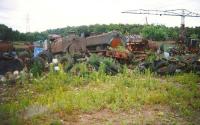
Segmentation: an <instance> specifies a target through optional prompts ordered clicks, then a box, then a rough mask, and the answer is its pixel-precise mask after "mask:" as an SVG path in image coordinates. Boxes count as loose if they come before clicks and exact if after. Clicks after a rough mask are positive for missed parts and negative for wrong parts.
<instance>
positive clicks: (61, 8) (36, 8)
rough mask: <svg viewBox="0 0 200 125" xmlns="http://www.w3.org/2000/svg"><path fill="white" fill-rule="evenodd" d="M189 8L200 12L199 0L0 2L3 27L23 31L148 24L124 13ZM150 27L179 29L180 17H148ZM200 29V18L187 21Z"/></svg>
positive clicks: (27, 0) (45, 0)
mask: <svg viewBox="0 0 200 125" xmlns="http://www.w3.org/2000/svg"><path fill="white" fill-rule="evenodd" d="M183 8H184V9H188V10H190V11H194V12H198V13H200V0H0V24H5V25H7V26H9V27H11V28H13V29H17V30H19V31H21V32H25V31H26V16H27V14H29V17H30V31H31V32H34V31H44V30H46V29H53V28H61V27H66V26H79V25H90V24H110V23H123V24H127V23H128V24H145V17H146V15H132V14H122V13H121V12H122V11H125V10H133V9H160V10H166V9H183ZM147 18H148V22H149V23H150V24H164V25H167V26H180V22H181V19H180V17H169V16H152V15H147ZM186 26H190V27H191V26H200V18H186Z"/></svg>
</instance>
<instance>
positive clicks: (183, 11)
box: [122, 9, 200, 43]
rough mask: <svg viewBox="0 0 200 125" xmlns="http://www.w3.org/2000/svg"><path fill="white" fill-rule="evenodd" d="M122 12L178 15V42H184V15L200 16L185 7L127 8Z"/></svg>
mask: <svg viewBox="0 0 200 125" xmlns="http://www.w3.org/2000/svg"><path fill="white" fill-rule="evenodd" d="M122 13H128V14H148V15H159V16H162V15H165V16H180V17H181V28H180V29H181V33H180V36H179V38H180V42H181V43H184V42H185V38H186V36H185V17H200V14H199V13H195V12H191V11H189V10H186V9H174V10H145V9H139V10H128V11H124V12H122Z"/></svg>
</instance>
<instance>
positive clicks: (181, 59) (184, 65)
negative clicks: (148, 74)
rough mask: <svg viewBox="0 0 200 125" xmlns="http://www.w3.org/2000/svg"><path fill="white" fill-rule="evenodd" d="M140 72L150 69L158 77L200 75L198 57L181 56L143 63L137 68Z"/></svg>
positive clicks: (199, 59) (199, 56) (199, 57)
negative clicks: (187, 74) (187, 73)
mask: <svg viewBox="0 0 200 125" xmlns="http://www.w3.org/2000/svg"><path fill="white" fill-rule="evenodd" d="M138 68H139V70H140V71H145V70H146V69H150V70H151V71H152V72H155V73H157V74H159V75H173V74H175V73H180V72H181V73H183V72H194V73H197V74H200V55H182V56H176V57H170V58H168V59H167V58H161V59H157V60H153V61H151V62H143V63H141V64H139V66H138Z"/></svg>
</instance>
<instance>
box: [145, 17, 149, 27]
mask: <svg viewBox="0 0 200 125" xmlns="http://www.w3.org/2000/svg"><path fill="white" fill-rule="evenodd" d="M145 20H146V25H148V24H149V23H148V19H147V16H146V17H145Z"/></svg>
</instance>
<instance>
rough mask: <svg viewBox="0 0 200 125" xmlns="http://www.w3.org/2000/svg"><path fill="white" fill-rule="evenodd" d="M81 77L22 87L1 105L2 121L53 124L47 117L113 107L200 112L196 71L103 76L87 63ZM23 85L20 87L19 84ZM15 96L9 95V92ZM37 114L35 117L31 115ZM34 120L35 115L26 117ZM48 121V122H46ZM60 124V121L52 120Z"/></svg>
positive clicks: (51, 76)
mask: <svg viewBox="0 0 200 125" xmlns="http://www.w3.org/2000/svg"><path fill="white" fill-rule="evenodd" d="M77 67H79V69H80V70H79V73H78V74H76V73H75V74H74V75H73V74H68V73H65V72H64V71H62V70H61V71H59V72H54V71H51V72H49V73H48V74H47V75H46V76H42V77H40V78H37V79H35V80H32V84H24V85H23V87H22V88H20V87H18V88H17V89H16V90H15V91H14V92H13V93H14V95H15V96H13V95H9V94H7V95H4V96H3V97H2V98H10V99H9V100H8V101H2V104H1V105H0V115H1V117H0V121H2V122H1V123H5V122H9V124H23V123H21V121H24V122H25V123H29V124H38V123H41V122H42V124H43V123H49V122H50V121H51V120H46V119H48V118H49V117H50V116H46V115H45V113H50V114H51V113H55V112H64V114H69V115H70V114H73V113H74V112H94V111H99V110H102V109H110V110H112V111H113V112H115V111H121V110H125V111H128V110H130V109H133V108H141V107H142V106H145V105H150V106H151V105H152V106H153V105H163V106H169V107H171V108H172V109H175V110H174V111H177V112H179V113H180V114H181V115H182V116H183V117H185V116H192V115H193V113H194V112H199V111H200V93H199V87H198V85H197V82H199V80H200V78H199V77H198V76H196V75H194V74H193V73H189V74H181V75H176V76H173V77H164V78H162V79H160V78H157V77H155V76H154V74H151V73H150V71H146V72H145V73H144V74H141V73H138V72H137V71H132V70H128V69H127V68H126V67H124V68H123V71H122V73H119V74H117V75H115V76H110V75H106V74H105V73H104V72H101V70H100V71H98V72H97V71H93V72H88V71H87V70H86V68H84V67H85V64H78V66H77ZM17 86H20V85H17ZM9 92H10V91H9ZM37 106H40V107H39V108H41V107H45V112H42V113H38V114H37V113H35V114H34V113H33V112H34V108H33V109H31V110H30V107H36V109H35V110H36V111H37V110H38V107H37ZM30 113H32V114H33V115H30ZM26 116H30V117H26ZM44 119H45V120H44ZM53 124H59V121H53Z"/></svg>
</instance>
